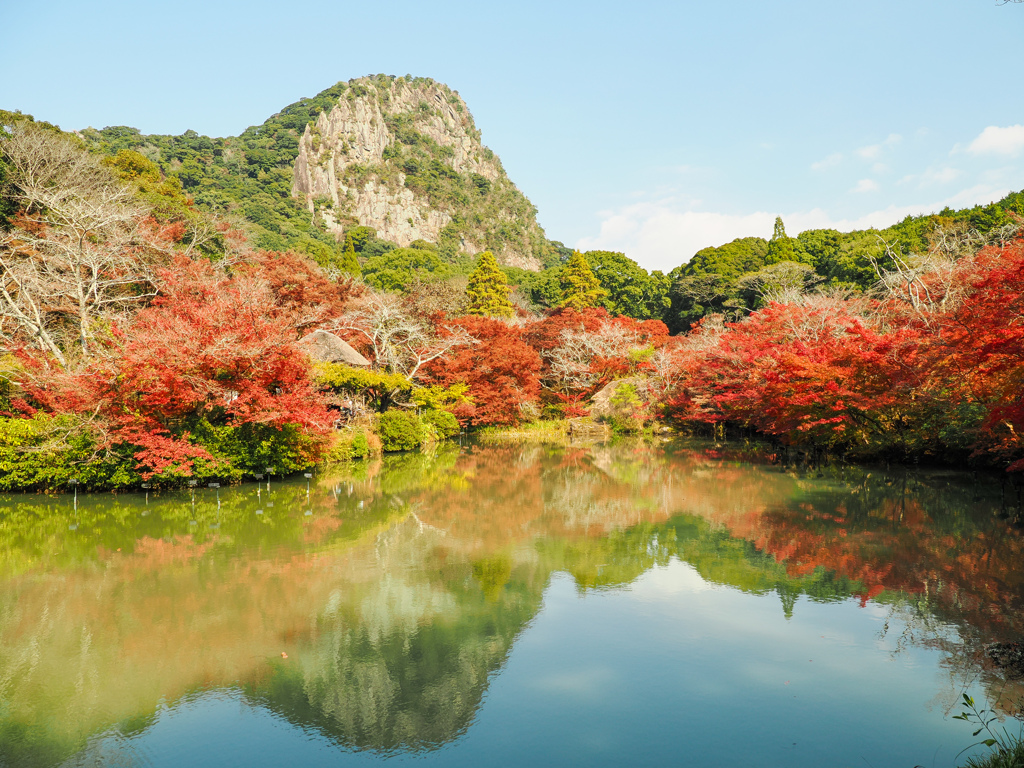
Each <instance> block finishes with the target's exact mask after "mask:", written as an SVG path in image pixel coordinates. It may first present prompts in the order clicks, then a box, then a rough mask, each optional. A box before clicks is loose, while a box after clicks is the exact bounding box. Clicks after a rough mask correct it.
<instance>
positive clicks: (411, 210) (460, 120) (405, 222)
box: [292, 77, 546, 269]
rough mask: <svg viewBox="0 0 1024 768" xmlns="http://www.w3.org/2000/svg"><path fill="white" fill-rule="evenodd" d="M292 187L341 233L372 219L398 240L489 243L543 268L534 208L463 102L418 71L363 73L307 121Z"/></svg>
mask: <svg viewBox="0 0 1024 768" xmlns="http://www.w3.org/2000/svg"><path fill="white" fill-rule="evenodd" d="M292 194H293V195H295V196H297V197H298V198H299V199H300V200H301V201H303V202H304V203H305V205H306V208H307V210H308V211H309V212H310V213H317V214H319V215H320V216H321V217H322V218H323V219H324V221H325V223H326V224H327V227H328V229H330V230H331V231H333V232H335V233H337V234H338V235H339V236H340V235H341V233H342V232H343V231H344V230H345V229H346V227H347V226H351V225H352V224H360V225H363V226H369V227H373V228H374V229H375V230H377V236H378V237H380V238H383V239H385V240H390V241H392V242H395V243H397V244H398V245H400V246H407V245H409V244H410V243H412V242H414V241H416V240H426V241H429V242H432V243H436V244H438V246H439V250H440V251H441V253H442V254H445V253H447V254H448V255H449V256H454V255H455V254H457V253H459V252H465V253H469V254H473V253H477V252H479V251H483V250H491V251H493V252H494V253H495V255H496V256H497V257H498V259H499V260H500V261H502V262H503V263H505V264H508V265H512V266H518V267H524V268H527V269H539V268H540V267H541V259H542V256H543V248H544V245H545V244H546V240H545V237H544V233H543V230H541V228H540V227H539V225H538V224H537V219H536V209H534V207H533V206H532V205H531V204H530V202H529V200H527V199H526V197H525V196H524V195H523V194H522V193H521V192H520V191H519V190H518V189H517V188H516V187H515V185H514V184H513V183H512V182H511V181H510V180H509V178H508V176H507V175H506V174H505V170H504V169H503V168H502V166H501V161H500V160H499V159H498V157H497V156H496V155H495V154H494V153H493V152H492V151H491V150H489V149H488V148H486V147H485V146H483V144H481V142H480V131H479V130H477V128H476V126H475V125H474V123H473V117H472V115H471V114H470V112H469V109H468V107H467V106H466V103H465V102H464V101H463V100H462V98H461V97H460V96H459V95H458V93H456V92H455V91H453V90H451V89H450V88H448V87H447V86H446V85H443V84H441V83H436V82H434V81H432V80H429V79H424V78H413V79H410V78H403V77H398V78H382V77H376V78H360V79H358V80H352V81H350V82H349V83H347V87H345V88H344V89H343V91H342V93H341V95H340V96H339V98H338V99H337V101H336V103H335V104H334V105H333V107H332V108H331V109H330V110H329V111H327V110H325V111H323V112H321V113H320V115H319V116H318V117H317V119H316V121H315V122H314V123H312V124H311V125H307V126H306V129H305V132H304V133H303V135H302V138H301V139H300V141H299V152H298V157H297V158H296V160H295V165H294V172H293V184H292Z"/></svg>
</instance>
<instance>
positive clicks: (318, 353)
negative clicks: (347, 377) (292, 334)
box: [299, 331, 370, 367]
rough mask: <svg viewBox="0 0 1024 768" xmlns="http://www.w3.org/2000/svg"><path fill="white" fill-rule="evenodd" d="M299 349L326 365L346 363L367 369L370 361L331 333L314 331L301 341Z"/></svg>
mask: <svg viewBox="0 0 1024 768" xmlns="http://www.w3.org/2000/svg"><path fill="white" fill-rule="evenodd" d="M299 347H300V348H301V349H302V350H303V351H304V352H305V353H306V354H308V355H309V356H310V357H312V358H313V359H314V360H320V361H321V362H324V363H346V364H347V365H358V366H362V367H366V366H368V365H369V364H370V361H369V360H367V359H366V358H365V357H363V356H362V355H360V354H359V353H358V352H356V351H355V350H354V349H352V347H351V346H349V344H348V342H347V341H345V340H344V339H343V338H341V337H340V336H337V335H335V334H333V333H331V332H330V331H313V332H312V333H307V334H306V335H305V336H303V337H302V338H301V339H299Z"/></svg>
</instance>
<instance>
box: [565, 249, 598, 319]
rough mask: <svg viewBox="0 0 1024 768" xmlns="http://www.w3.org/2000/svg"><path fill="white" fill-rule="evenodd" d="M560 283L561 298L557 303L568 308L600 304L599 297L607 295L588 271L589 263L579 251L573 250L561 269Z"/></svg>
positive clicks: (582, 307) (583, 307) (581, 307)
mask: <svg viewBox="0 0 1024 768" xmlns="http://www.w3.org/2000/svg"><path fill="white" fill-rule="evenodd" d="M560 282H561V285H562V300H561V301H560V302H559V303H558V306H560V307H568V308H570V309H577V310H578V309H586V308H587V307H596V306H598V305H600V303H601V299H603V298H604V297H605V296H607V295H608V291H606V290H605V289H604V288H602V287H601V283H600V282H598V279H597V278H596V277H594V273H593V272H591V271H590V265H589V264H587V260H586V258H584V256H583V254H582V253H580V252H579V251H573V252H572V256H571V257H570V259H569V261H568V262H566V265H565V267H564V268H563V269H562V276H561V278H560Z"/></svg>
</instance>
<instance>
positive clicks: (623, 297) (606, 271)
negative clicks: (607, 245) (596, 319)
mask: <svg viewBox="0 0 1024 768" xmlns="http://www.w3.org/2000/svg"><path fill="white" fill-rule="evenodd" d="M584 256H585V258H586V260H587V265H588V266H589V267H590V269H591V271H592V272H593V273H594V277H596V278H597V279H598V281H599V282H600V283H601V287H602V288H603V289H604V290H606V291H607V292H608V295H607V296H606V297H605V298H604V299H603V300H602V301H601V306H603V307H604V308H605V309H607V310H608V311H609V312H611V313H612V314H613V315H627V316H629V317H635V318H637V319H638V320H650V319H652V318H656V319H661V317H662V315H664V314H665V310H666V309H667V308H668V306H669V303H670V302H669V298H668V290H669V287H670V285H671V282H670V281H669V280H668V278H666V277H665V276H664V275H663V274H662V273H661V272H655V273H653V274H647V270H646V269H644V268H643V267H641V266H640V265H639V264H637V263H636V262H635V261H633V260H632V259H631V258H629V257H628V256H626V255H625V254H623V253H615V252H613V251H587V252H586V254H584Z"/></svg>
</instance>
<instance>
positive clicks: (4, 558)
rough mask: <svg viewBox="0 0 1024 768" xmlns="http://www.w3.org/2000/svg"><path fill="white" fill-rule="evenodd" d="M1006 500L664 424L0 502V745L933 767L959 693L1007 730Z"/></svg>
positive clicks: (33, 753) (11, 752)
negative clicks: (628, 439)
mask: <svg viewBox="0 0 1024 768" xmlns="http://www.w3.org/2000/svg"><path fill="white" fill-rule="evenodd" d="M1015 494H1016V492H1015V491H1013V490H1012V489H1011V488H1010V487H1009V486H1007V487H1003V486H1002V485H1001V484H1000V481H999V479H998V478H991V477H977V476H974V475H972V474H969V473H960V472H953V471H945V472H936V471H910V470H903V469H896V468H893V469H891V470H884V469H867V468H848V467H847V468H842V467H837V468H830V469H822V470H799V469H791V468H790V469H787V468H783V467H779V466H773V465H771V464H767V463H763V462H761V463H759V462H757V461H756V460H750V457H749V456H746V455H745V454H744V452H743V450H742V449H741V447H738V446H732V447H730V446H721V445H718V446H715V445H711V444H701V443H682V442H680V443H671V444H666V445H662V446H652V445H649V444H644V443H622V444H616V445H611V446H606V445H594V446H589V447H586V446H584V447H565V446H562V447H541V446H536V445H526V446H524V445H519V444H516V445H489V446H484V445H470V446H465V447H460V446H457V445H451V446H443V447H441V448H439V449H438V450H437V451H435V452H432V453H422V454H420V453H417V454H408V455H401V456H389V457H386V458H384V459H382V460H381V459H378V460H373V461H368V462H363V463H357V464H355V465H354V466H353V467H352V468H350V469H348V470H345V469H338V470H334V471H333V474H327V475H318V476H316V477H314V478H312V479H311V480H307V479H306V478H304V477H299V478H291V479H287V480H274V479H271V481H270V482H269V483H268V482H266V481H264V482H263V483H260V484H258V485H255V484H253V485H244V486H239V487H232V488H220V489H211V488H202V489H196V490H194V491H175V492H162V493H159V494H157V493H153V492H150V493H149V494H148V495H147V494H143V493H140V494H137V495H136V494H130V495H124V494H122V495H95V496H86V495H80V496H79V497H78V498H77V499H75V498H74V497H73V496H70V495H61V496H56V497H55V496H49V497H48V496H32V495H24V496H7V497H0V766H5V768H6V767H7V766H11V767H15V766H16V767H17V768H21V767H22V766H45V767H49V766H143V765H144V766H154V767H155V766H183V765H188V766H214V767H216V768H225V767H227V766H246V767H251V766H278V765H285V764H292V765H303V766H348V765H360V766H369V765H374V764H378V763H380V762H381V761H382V760H387V761H388V762H389V763H393V764H394V763H399V764H405V763H410V762H411V763H415V764H416V765H444V766H479V765H494V766H521V765H535V766H548V765H550V766H561V765H570V764H580V765H588V766H622V765H638V766H664V765H679V764H695V765H696V764H701V765H721V766H787V767H792V766H808V767H810V766H814V767H815V768H821V767H822V766H858V767H862V766H865V765H867V766H873V768H882V767H883V766H905V767H906V768H910V766H914V765H918V764H920V765H924V766H952V765H955V764H958V762H962V761H963V760H964V759H966V755H967V754H974V753H978V754H980V753H983V752H984V748H980V747H976V748H974V749H970V750H968V752H966V753H965V754H964V755H961V756H960V757H957V755H958V753H960V752H961V750H963V749H965V748H966V747H969V745H971V744H972V743H973V742H974V741H976V739H974V738H972V736H971V734H972V731H973V728H972V727H971V726H970V725H969V724H967V723H962V722H960V721H957V720H954V719H952V715H955V714H957V713H958V712H960V710H961V707H960V699H961V696H962V694H963V693H965V692H966V693H968V694H970V695H972V696H974V697H975V699H976V700H978V703H979V706H986V707H991V708H994V709H995V710H996V711H997V712H998V713H999V715H1000V717H1001V718H1003V722H1002V724H1001V727H1003V726H1005V727H1007V728H1008V729H1010V730H1011V731H1014V732H1015V731H1016V730H1017V727H1018V725H1019V723H1018V722H1017V720H1015V719H1014V716H1015V714H1016V713H1017V712H1018V706H1019V704H1020V702H1021V699H1022V697H1024V684H1022V680H1021V677H1020V675H1021V673H1022V672H1024V669H1021V667H1020V665H1019V664H1014V663H1008V662H1007V661H1006V658H1007V655H1008V654H1007V653H1004V652H1003V651H1006V650H1007V649H1013V648H1015V647H1016V646H1013V645H1012V644H1013V643H1016V642H1019V641H1021V640H1022V639H1024V637H1022V636H1024V631H1022V630H1024V626H1022V625H1024V567H1022V563H1024V560H1022V557H1021V555H1022V550H1024V540H1022V538H1021V536H1020V534H1019V531H1018V529H1017V528H1015V527H1014V525H1013V524H1012V522H1011V521H1010V520H1008V513H1010V514H1009V517H1012V513H1013V512H1015V511H1016V509H1017V506H1016V505H1017V503H1018V502H1017V497H1016V495H1015ZM1009 655H1012V654H1009ZM979 738H980V737H979Z"/></svg>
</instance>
